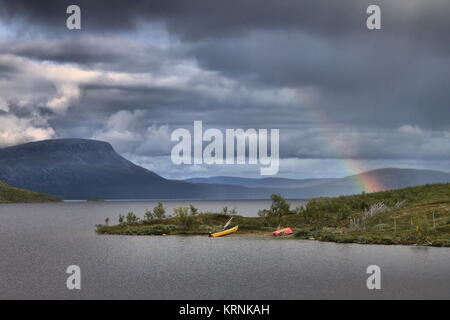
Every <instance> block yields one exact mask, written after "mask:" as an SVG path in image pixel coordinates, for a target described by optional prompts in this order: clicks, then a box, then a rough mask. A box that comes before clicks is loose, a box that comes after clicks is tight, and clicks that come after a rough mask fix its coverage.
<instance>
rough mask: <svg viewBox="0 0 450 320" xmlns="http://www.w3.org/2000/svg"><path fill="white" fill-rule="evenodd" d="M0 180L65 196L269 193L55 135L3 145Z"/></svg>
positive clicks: (170, 196) (183, 196)
mask: <svg viewBox="0 0 450 320" xmlns="http://www.w3.org/2000/svg"><path fill="white" fill-rule="evenodd" d="M0 181H3V182H5V183H7V184H9V185H12V186H14V187H17V188H23V189H27V190H32V191H35V192H42V193H46V194H50V195H53V196H57V197H61V198H64V199H203V198H209V199H211V198H212V199H214V198H217V199H232V198H246V197H249V198H254V197H266V196H267V195H263V194H261V193H258V192H256V193H253V192H252V191H251V190H246V188H244V187H234V186H223V185H204V184H193V183H190V182H185V181H176V180H168V179H164V178H163V177H161V176H159V175H157V174H156V173H154V172H151V171H149V170H147V169H144V168H142V167H140V166H137V165H135V164H133V163H132V162H130V161H128V160H126V159H125V158H123V157H122V156H120V155H119V154H117V153H116V152H115V151H114V149H113V148H112V146H111V145H110V144H109V143H106V142H102V141H95V140H86V139H57V140H44V141H39V142H31V143H26V144H22V145H18V146H14V147H7V148H3V149H0Z"/></svg>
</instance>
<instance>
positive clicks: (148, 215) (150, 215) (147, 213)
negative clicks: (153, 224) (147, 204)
mask: <svg viewBox="0 0 450 320" xmlns="http://www.w3.org/2000/svg"><path fill="white" fill-rule="evenodd" d="M153 219H155V215H154V214H153V212H152V211H151V210H147V211H145V213H144V221H145V222H150V221H151V220H153Z"/></svg>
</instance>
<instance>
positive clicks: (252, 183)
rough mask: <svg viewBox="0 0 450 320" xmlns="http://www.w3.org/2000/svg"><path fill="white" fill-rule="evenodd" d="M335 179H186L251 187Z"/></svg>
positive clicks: (312, 182) (304, 183)
mask: <svg viewBox="0 0 450 320" xmlns="http://www.w3.org/2000/svg"><path fill="white" fill-rule="evenodd" d="M333 180H335V179H287V178H260V179H254V178H240V177H225V176H217V177H209V178H190V179H186V180H185V181H188V182H193V183H212V184H226V185H235V186H243V187H249V188H299V187H308V186H314V185H317V184H321V183H325V182H331V181H333Z"/></svg>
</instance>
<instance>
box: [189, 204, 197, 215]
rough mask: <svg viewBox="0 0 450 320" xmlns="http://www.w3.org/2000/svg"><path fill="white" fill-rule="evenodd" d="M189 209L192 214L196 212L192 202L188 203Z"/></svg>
mask: <svg viewBox="0 0 450 320" xmlns="http://www.w3.org/2000/svg"><path fill="white" fill-rule="evenodd" d="M189 210H190V211H191V215H193V216H195V215H197V214H198V209H197V208H196V207H194V206H193V205H192V204H190V205H189Z"/></svg>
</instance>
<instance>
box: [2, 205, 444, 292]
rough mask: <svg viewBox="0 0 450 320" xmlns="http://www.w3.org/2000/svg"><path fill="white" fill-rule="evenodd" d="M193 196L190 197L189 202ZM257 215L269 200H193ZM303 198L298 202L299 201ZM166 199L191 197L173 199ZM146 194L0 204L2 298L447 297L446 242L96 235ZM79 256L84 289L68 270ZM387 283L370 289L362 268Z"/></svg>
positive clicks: (133, 208)
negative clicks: (372, 268)
mask: <svg viewBox="0 0 450 320" xmlns="http://www.w3.org/2000/svg"><path fill="white" fill-rule="evenodd" d="M187 203H189V202H187ZM191 203H193V204H194V205H196V206H198V207H200V208H201V210H214V211H217V210H220V209H221V208H222V207H224V206H228V207H229V208H232V207H236V208H237V210H238V212H239V213H240V214H243V215H255V214H256V212H257V211H258V210H259V209H262V208H265V207H268V206H269V205H270V202H269V201H192V202H191ZM300 203H301V201H298V202H297V203H293V204H294V205H298V204H300ZM165 204H166V207H167V208H172V207H174V206H180V205H185V204H186V202H183V201H167V202H165ZM152 207H153V205H152V204H151V203H148V202H102V203H54V204H14V205H0V246H1V249H0V298H1V299H17V298H33V299H87V298H89V299H96V298H97V299H108V298H112V299H305V298H306V299H318V298H321V299H328V298H343V299H350V298H355V299H362V298H377V299H383V298H411V299H415V298H438V299H450V249H445V248H442V249H441V248H423V247H402V246H366V245H364V246H363V245H343V244H333V243H321V242H316V241H299V240H274V239H257V238H254V239H252V238H248V237H229V238H219V239H210V238H207V237H181V236H170V237H131V236H99V235H96V234H95V232H94V225H95V224H97V223H102V222H103V221H104V219H105V218H106V217H109V218H110V219H111V222H114V221H117V216H118V214H119V213H124V212H128V211H134V212H135V213H137V214H139V215H140V216H142V215H143V212H144V211H145V209H147V208H152ZM73 264H75V265H79V266H80V267H81V272H82V289H81V290H80V291H69V290H67V288H66V279H67V277H68V275H67V274H66V273H65V271H66V268H67V267H68V266H69V265H73ZM372 264H376V265H378V266H380V267H381V270H382V290H381V291H369V290H368V289H367V288H366V279H367V277H368V275H367V274H366V268H367V266H369V265H372Z"/></svg>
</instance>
